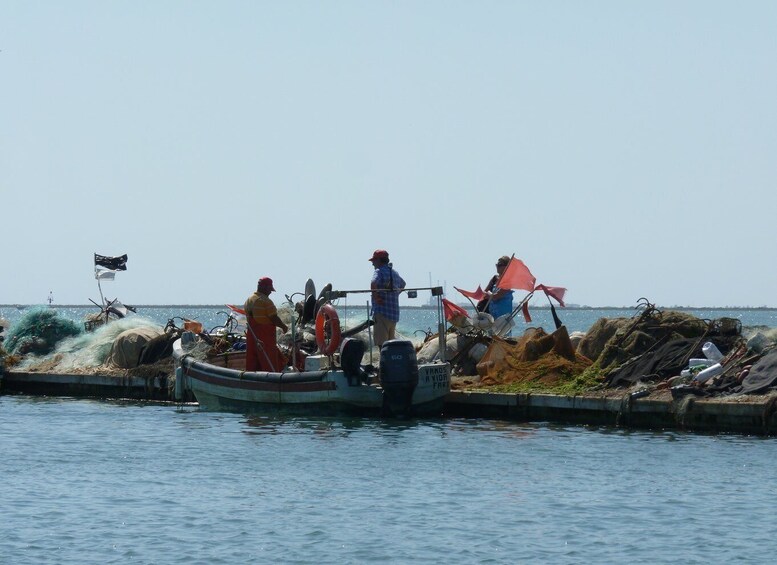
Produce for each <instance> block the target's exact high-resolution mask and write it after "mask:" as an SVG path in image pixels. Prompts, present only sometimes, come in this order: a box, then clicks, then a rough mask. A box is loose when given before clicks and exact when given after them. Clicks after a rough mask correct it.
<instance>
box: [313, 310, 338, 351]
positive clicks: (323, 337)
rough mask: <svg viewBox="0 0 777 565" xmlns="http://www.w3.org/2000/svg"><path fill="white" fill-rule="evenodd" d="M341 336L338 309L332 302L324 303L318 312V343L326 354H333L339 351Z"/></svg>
mask: <svg viewBox="0 0 777 565" xmlns="http://www.w3.org/2000/svg"><path fill="white" fill-rule="evenodd" d="M327 337H328V338H329V339H327ZM341 338H342V334H341V333H340V318H339V317H338V316H337V311H336V310H335V307H334V306H332V305H331V304H324V305H323V306H321V308H319V310H318V314H316V345H318V348H319V349H320V350H321V353H323V354H324V355H332V354H333V353H334V352H335V351H337V347H338V346H339V345H340V339H341Z"/></svg>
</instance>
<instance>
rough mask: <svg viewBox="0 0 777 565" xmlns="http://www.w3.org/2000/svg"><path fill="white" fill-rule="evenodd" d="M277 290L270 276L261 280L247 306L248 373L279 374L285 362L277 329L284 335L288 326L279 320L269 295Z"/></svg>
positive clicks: (247, 301)
mask: <svg viewBox="0 0 777 565" xmlns="http://www.w3.org/2000/svg"><path fill="white" fill-rule="evenodd" d="M274 290H275V287H273V284H272V279H271V278H270V277H262V278H261V279H259V282H258V283H257V285H256V292H255V293H253V294H252V295H251V296H249V297H248V300H246V303H245V311H246V319H247V320H248V335H247V336H246V371H271V372H276V373H277V372H280V371H281V370H282V369H283V366H284V365H285V364H286V360H285V359H284V357H283V355H282V354H281V352H280V350H279V349H278V341H277V338H276V336H275V328H276V327H279V328H281V331H282V332H283V333H286V332H287V331H288V329H289V328H288V327H287V326H286V324H284V323H283V320H281V319H280V318H279V317H278V310H277V309H276V308H275V304H273V302H272V300H270V293H271V292H273V291H274Z"/></svg>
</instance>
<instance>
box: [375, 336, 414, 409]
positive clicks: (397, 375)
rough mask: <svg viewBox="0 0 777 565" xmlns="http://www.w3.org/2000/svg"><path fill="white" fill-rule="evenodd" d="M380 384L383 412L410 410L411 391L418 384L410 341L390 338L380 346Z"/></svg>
mask: <svg viewBox="0 0 777 565" xmlns="http://www.w3.org/2000/svg"><path fill="white" fill-rule="evenodd" d="M380 384H381V386H382V387H383V413H384V414H387V415H394V416H396V415H404V414H407V413H409V412H410V407H411V405H412V399H413V391H414V390H415V387H416V385H418V360H417V359H416V355H415V348H414V347H413V343H412V342H411V341H407V340H402V339H391V340H389V341H386V342H384V343H383V347H381V348H380Z"/></svg>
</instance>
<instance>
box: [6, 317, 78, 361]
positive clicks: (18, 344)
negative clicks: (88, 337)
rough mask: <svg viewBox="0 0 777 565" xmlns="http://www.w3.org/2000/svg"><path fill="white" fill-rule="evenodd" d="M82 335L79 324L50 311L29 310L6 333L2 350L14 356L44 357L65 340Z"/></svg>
mask: <svg viewBox="0 0 777 565" xmlns="http://www.w3.org/2000/svg"><path fill="white" fill-rule="evenodd" d="M82 333H83V329H82V328H81V326H80V325H78V324H76V323H75V322H73V321H72V320H69V319H67V318H63V317H62V316H60V315H59V314H58V313H57V311H56V310H55V309H53V308H45V307H40V308H32V309H29V310H27V312H25V313H24V315H23V316H22V317H21V319H20V320H19V321H18V322H16V323H15V324H14V325H13V326H12V327H11V328H10V329H9V330H8V332H7V335H6V339H5V342H4V344H3V345H4V347H5V350H6V351H7V352H8V353H9V354H11V355H14V356H22V355H29V354H32V355H48V354H49V353H51V352H52V351H54V349H55V348H56V347H57V345H58V344H59V343H60V342H62V341H63V340H65V339H68V338H72V337H75V336H78V335H80V334H82Z"/></svg>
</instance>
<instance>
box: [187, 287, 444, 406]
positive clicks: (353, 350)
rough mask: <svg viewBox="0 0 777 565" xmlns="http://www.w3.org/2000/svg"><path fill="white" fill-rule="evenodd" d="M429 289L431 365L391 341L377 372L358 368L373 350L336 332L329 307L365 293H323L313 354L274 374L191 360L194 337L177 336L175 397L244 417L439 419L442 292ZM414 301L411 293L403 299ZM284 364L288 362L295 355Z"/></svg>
mask: <svg viewBox="0 0 777 565" xmlns="http://www.w3.org/2000/svg"><path fill="white" fill-rule="evenodd" d="M418 290H431V291H432V293H433V295H434V296H436V297H437V301H438V309H437V310H438V328H439V332H438V339H439V340H440V354H439V355H438V359H436V360H435V361H433V362H430V363H418V361H417V358H416V351H415V347H414V345H413V343H412V342H411V341H408V340H403V339H395V340H389V341H386V342H385V343H383V345H382V347H381V348H380V360H379V364H378V366H377V367H376V366H374V365H373V364H371V363H366V364H365V363H364V354H365V351H366V349H367V347H369V348H370V349H371V348H372V343H371V333H369V340H368V341H369V343H365V342H364V340H362V339H357V338H352V337H346V338H344V339H340V338H341V337H342V335H343V334H345V333H346V332H340V329H339V321H338V320H337V318H336V315H334V314H333V312H335V309H334V307H333V306H331V304H329V301H330V300H333V299H337V298H344V297H345V296H347V295H348V294H353V293H366V292H371V291H367V290H351V291H327V293H326V297H325V302H326V303H327V306H328V307H327V308H324V307H322V308H320V309H319V311H318V313H317V315H316V318H315V319H316V330H317V331H316V341H317V344H318V351H317V352H316V353H315V354H312V355H308V356H307V357H305V359H304V365H303V366H302V367H301V368H299V367H286V368H285V369H284V370H283V371H280V372H265V371H251V372H248V371H245V370H244V368H245V353H244V352H231V353H227V354H221V355H217V356H214V357H210V358H206V359H204V360H202V359H197V358H195V356H194V355H192V354H191V352H192V351H193V350H194V349H195V347H196V344H197V341H198V339H199V338H198V337H197V335H196V334H193V333H192V332H184V334H183V335H182V336H181V338H180V339H179V340H177V341H176V342H175V343H174V345H173V357H174V359H175V362H176V398H178V399H183V398H186V397H187V396H188V393H189V392H191V393H192V394H193V395H194V397H195V398H196V399H197V402H198V403H199V404H200V406H201V407H202V408H204V409H206V410H215V411H230V412H235V411H236V412H243V413H257V412H268V411H272V410H281V411H283V412H302V413H311V412H313V413H317V414H318V413H356V414H374V415H384V416H416V415H439V414H441V412H442V405H443V399H444V398H445V396H446V395H447V394H448V392H449V391H450V376H451V365H450V363H449V362H448V361H447V360H446V358H445V331H444V329H445V323H444V321H443V320H444V317H443V308H442V302H441V298H442V288H441V287H429V288H428V289H427V288H418V289H405V291H407V292H409V293H410V292H413V291H418ZM410 295H411V296H413V295H412V294H410ZM291 358H295V356H294V355H292V356H291Z"/></svg>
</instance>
